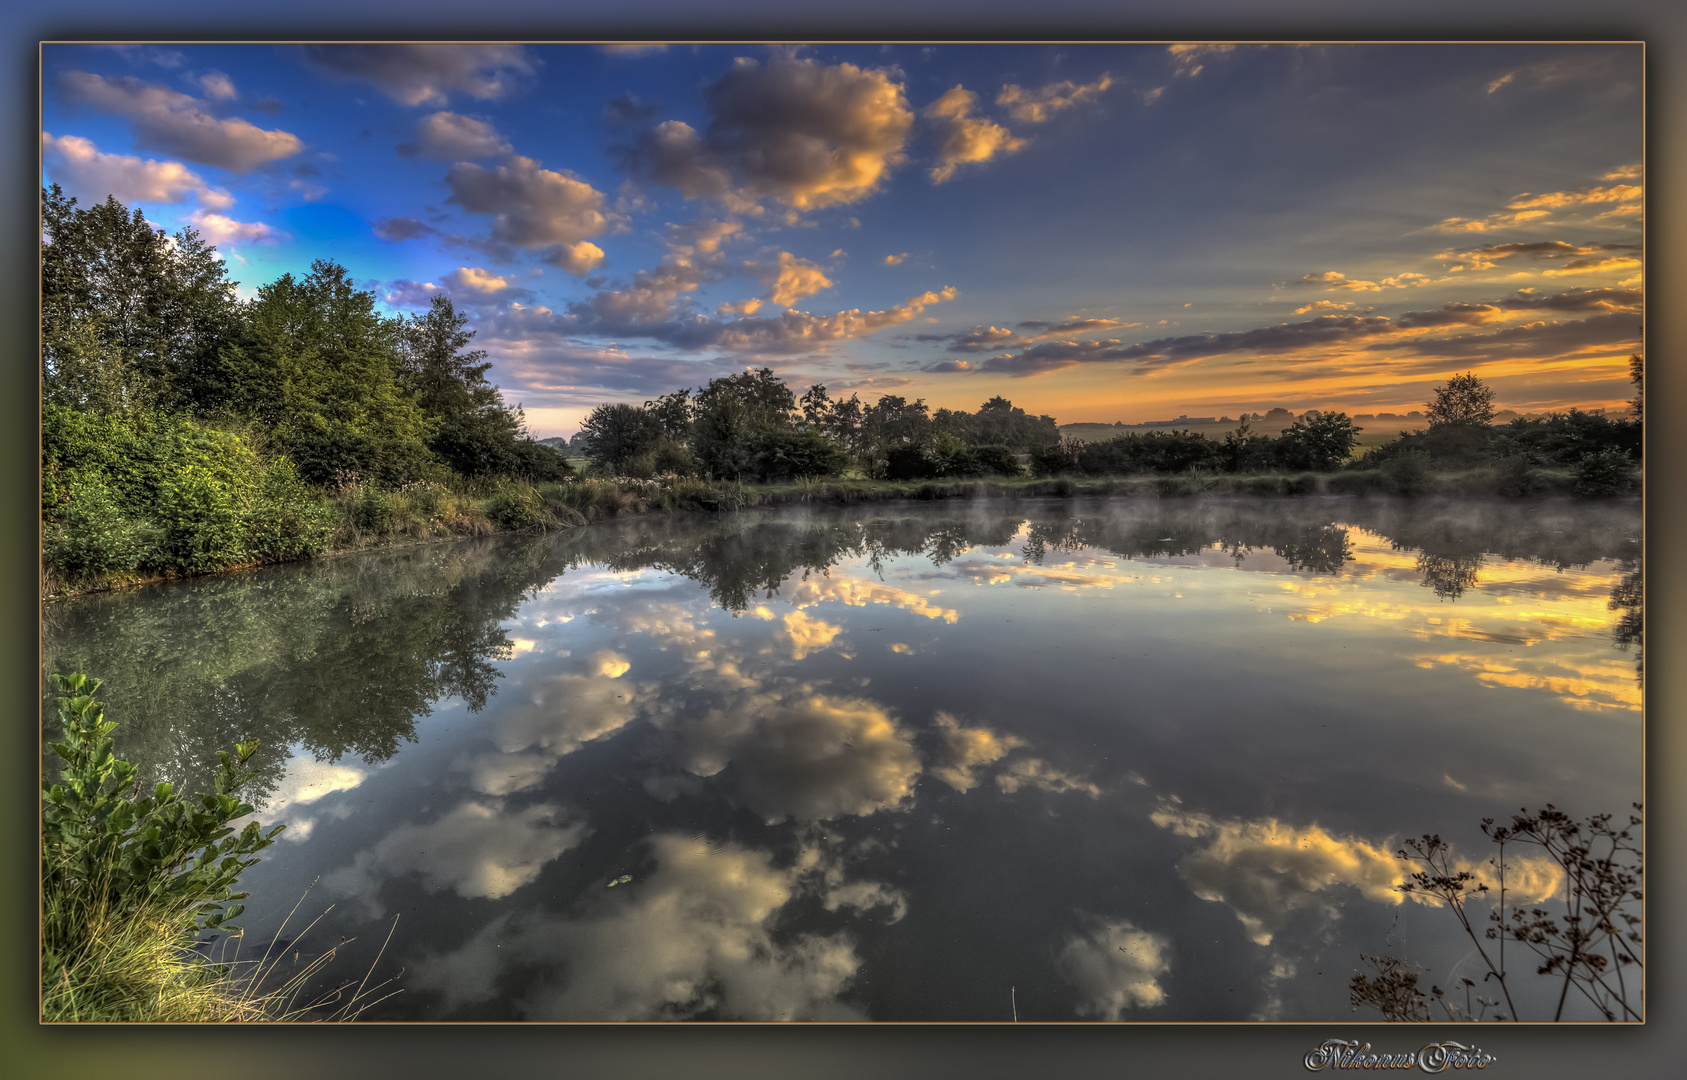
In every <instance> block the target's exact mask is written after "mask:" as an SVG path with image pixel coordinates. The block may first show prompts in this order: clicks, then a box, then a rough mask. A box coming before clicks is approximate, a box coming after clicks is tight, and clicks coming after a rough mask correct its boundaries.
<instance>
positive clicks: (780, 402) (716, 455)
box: [691, 368, 797, 479]
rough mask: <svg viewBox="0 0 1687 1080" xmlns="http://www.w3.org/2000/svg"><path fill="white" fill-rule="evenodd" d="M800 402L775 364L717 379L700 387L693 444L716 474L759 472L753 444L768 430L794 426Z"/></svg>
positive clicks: (698, 457)
mask: <svg viewBox="0 0 1687 1080" xmlns="http://www.w3.org/2000/svg"><path fill="white" fill-rule="evenodd" d="M796 407H797V398H796V395H795V394H793V393H792V392H791V388H790V387H788V386H786V385H785V383H784V381H783V380H781V379H780V378H779V376H777V375H775V374H774V373H773V372H772V370H771V369H769V368H762V369H761V370H759V371H741V372H739V373H738V374H736V375H728V376H725V377H723V378H719V379H711V380H710V381H709V384H708V385H707V386H705V387H703V389H701V390H699V391H698V392H697V399H696V411H695V414H694V415H695V419H694V421H693V423H692V432H691V446H692V450H693V452H694V453H695V454H696V455H697V460H698V462H699V463H700V464H701V465H702V467H703V468H704V469H705V470H707V471H708V472H709V473H710V474H712V475H714V476H719V477H732V478H734V479H737V478H739V477H741V476H743V475H744V474H745V473H746V472H750V473H753V472H754V471H755V468H756V452H755V450H754V448H753V446H752V444H753V443H755V442H756V440H757V439H758V438H760V437H761V436H763V435H766V434H768V433H771V432H784V431H789V430H791V428H792V423H791V416H792V413H793V412H795V410H796Z"/></svg>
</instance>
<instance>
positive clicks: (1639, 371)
mask: <svg viewBox="0 0 1687 1080" xmlns="http://www.w3.org/2000/svg"><path fill="white" fill-rule="evenodd" d="M1645 377H1646V361H1644V360H1642V359H1641V358H1640V354H1639V353H1635V354H1634V355H1633V356H1631V357H1629V358H1628V378H1629V381H1630V382H1632V383H1634V398H1633V399H1632V400H1631V401H1629V403H1628V408H1629V411H1630V412H1632V413H1633V414H1634V418H1635V419H1636V420H1641V419H1644V418H1645V412H1646V384H1645Z"/></svg>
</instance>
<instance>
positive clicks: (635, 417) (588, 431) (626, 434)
mask: <svg viewBox="0 0 1687 1080" xmlns="http://www.w3.org/2000/svg"><path fill="white" fill-rule="evenodd" d="M580 437H581V441H582V443H583V444H584V448H585V451H586V456H587V457H588V458H590V459H591V461H592V464H593V465H597V466H599V467H600V468H605V469H610V470H612V471H620V470H621V469H623V468H624V467H625V466H626V464H627V463H628V462H629V461H631V460H632V459H633V458H635V457H637V456H639V455H640V454H644V453H647V452H649V451H650V450H652V449H654V448H655V446H656V444H657V442H658V441H660V440H661V438H662V426H661V423H660V422H659V421H658V420H657V418H656V416H655V415H653V414H652V413H651V412H650V410H648V409H644V408H640V407H639V406H637V405H629V404H627V403H626V402H617V403H615V404H613V405H599V406H598V407H597V408H595V409H593V410H592V411H591V414H590V415H589V416H587V417H586V420H585V422H584V423H582V424H581V425H580Z"/></svg>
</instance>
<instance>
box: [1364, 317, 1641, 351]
mask: <svg viewBox="0 0 1687 1080" xmlns="http://www.w3.org/2000/svg"><path fill="white" fill-rule="evenodd" d="M1639 343H1640V321H1639V319H1638V318H1637V317H1636V316H1634V315H1632V314H1608V315H1594V316H1592V317H1591V318H1587V319H1583V320H1581V321H1580V322H1545V321H1542V322H1533V323H1525V324H1524V325H1522V326H1514V327H1509V328H1507V329H1505V330H1496V331H1495V332H1493V333H1491V334H1466V335H1464V336H1462V337H1453V338H1411V339H1408V340H1404V341H1400V342H1392V343H1384V344H1380V345H1372V346H1370V348H1372V349H1396V348H1398V349H1401V350H1404V351H1408V352H1410V353H1413V354H1416V355H1418V356H1433V357H1440V358H1444V359H1498V358H1501V357H1548V356H1561V355H1564V354H1565V353H1572V352H1577V351H1580V350H1584V349H1592V348H1601V347H1604V348H1615V347H1618V346H1622V347H1624V348H1627V347H1629V346H1632V345H1638V344H1639Z"/></svg>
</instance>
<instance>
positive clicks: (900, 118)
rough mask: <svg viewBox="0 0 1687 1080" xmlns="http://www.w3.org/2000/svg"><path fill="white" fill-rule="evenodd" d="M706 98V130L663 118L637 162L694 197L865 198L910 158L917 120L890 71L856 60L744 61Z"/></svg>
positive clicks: (818, 203)
mask: <svg viewBox="0 0 1687 1080" xmlns="http://www.w3.org/2000/svg"><path fill="white" fill-rule="evenodd" d="M705 97H706V101H707V104H708V109H709V122H708V126H707V128H706V130H705V132H704V133H703V134H701V135H700V134H698V132H697V131H696V130H695V129H693V128H692V127H691V126H690V125H689V124H686V123H684V122H683V121H679V120H669V121H666V122H664V123H662V124H658V125H657V126H656V127H655V128H654V129H652V130H651V131H649V132H647V133H646V134H645V135H644V136H643V137H641V138H640V139H639V140H638V142H637V144H636V145H635V146H634V147H633V148H631V150H630V151H629V155H628V157H629V165H630V167H632V168H633V169H634V170H635V171H637V172H639V173H642V174H644V175H647V176H648V177H650V178H651V179H652V180H654V181H656V182H657V183H661V184H665V185H667V186H669V187H673V188H677V189H678V190H679V191H680V193H681V194H682V195H684V196H685V197H686V198H690V199H695V198H704V197H713V198H719V199H722V200H723V201H725V202H726V203H727V205H728V207H729V208H732V209H738V210H747V209H749V208H750V207H751V206H753V204H754V203H755V202H756V201H757V200H759V199H764V198H772V199H776V200H778V201H779V202H782V203H784V204H785V205H786V206H789V207H791V208H792V209H794V210H811V209H817V208H820V207H826V206H837V205H845V204H848V203H853V202H858V201H860V200H861V199H864V198H866V197H867V196H869V195H871V194H873V193H874V192H875V191H877V190H878V188H879V185H880V184H881V183H882V182H883V180H884V178H885V177H886V176H887V175H888V173H889V172H890V170H891V169H892V168H893V167H895V166H896V165H899V164H901V163H902V161H903V160H904V151H903V147H904V144H905V142H906V141H907V136H908V131H909V129H910V128H911V127H912V125H913V122H914V114H913V112H912V111H911V110H910V109H909V108H908V103H907V100H906V98H905V97H904V96H903V91H902V87H901V86H900V85H899V84H897V83H893V82H892V81H891V79H890V74H889V72H886V71H875V70H864V69H862V68H858V67H856V66H855V65H853V64H836V65H830V66H827V65H821V64H818V63H815V62H814V61H812V60H799V59H793V58H782V59H776V60H772V61H769V62H768V63H766V64H765V65H764V64H759V63H757V62H756V61H754V60H749V59H740V60H739V61H738V62H737V63H736V64H734V66H733V67H732V69H731V70H729V71H728V72H727V73H726V74H725V75H723V76H722V77H721V78H720V79H719V80H718V81H717V82H715V84H714V85H713V86H711V87H709V88H708V90H707V91H706V94H705Z"/></svg>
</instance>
